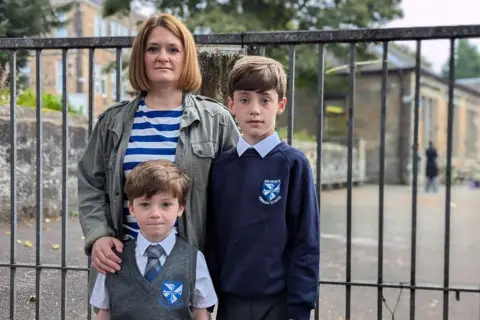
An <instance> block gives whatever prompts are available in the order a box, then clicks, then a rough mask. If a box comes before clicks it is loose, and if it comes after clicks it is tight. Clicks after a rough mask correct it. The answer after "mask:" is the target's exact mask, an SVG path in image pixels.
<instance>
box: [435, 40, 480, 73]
mask: <svg viewBox="0 0 480 320" xmlns="http://www.w3.org/2000/svg"><path fill="white" fill-rule="evenodd" d="M449 60H450V59H449ZM449 60H448V61H446V62H445V64H444V66H443V69H442V75H443V76H444V77H445V78H448V76H449V70H450V61H449ZM474 77H480V51H479V49H478V47H477V46H476V45H475V44H473V43H471V42H470V41H469V40H468V39H460V40H458V42H457V45H456V48H455V79H461V78H474Z"/></svg>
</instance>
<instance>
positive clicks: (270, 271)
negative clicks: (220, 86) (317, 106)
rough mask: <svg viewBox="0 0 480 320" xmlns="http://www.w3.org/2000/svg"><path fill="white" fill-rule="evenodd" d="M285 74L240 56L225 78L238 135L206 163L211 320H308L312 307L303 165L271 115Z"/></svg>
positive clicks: (314, 264) (313, 200) (312, 254)
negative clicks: (213, 297)
mask: <svg viewBox="0 0 480 320" xmlns="http://www.w3.org/2000/svg"><path fill="white" fill-rule="evenodd" d="M286 83H287V79H286V75H285V72H284V70H283V67H282V65H281V64H280V63H279V62H277V61H275V60H273V59H270V58H266V57H258V56H246V57H243V58H241V59H240V60H239V61H238V62H237V63H236V64H235V66H234V67H233V70H232V71H231V73H230V76H229V80H228V95H229V96H228V107H229V108H230V110H231V112H232V114H233V115H234V116H235V117H236V119H237V121H238V125H239V126H240V129H241V132H242V133H243V136H242V137H240V138H239V141H238V144H237V147H236V148H234V149H231V150H229V151H226V152H224V153H222V154H221V155H219V156H218V157H217V158H216V159H215V160H214V161H213V163H212V169H211V178H210V182H209V202H208V212H209V213H208V220H207V221H208V224H207V225H208V228H209V233H208V240H207V249H206V252H205V254H206V256H207V263H208V266H209V270H210V273H211V275H212V279H213V282H214V286H215V290H216V292H217V295H218V312H217V318H216V319H217V320H289V319H295V320H309V319H310V313H311V310H313V309H315V306H316V304H317V301H318V276H319V264H320V244H319V207H318V202H317V201H318V200H317V196H316V189H315V184H314V182H313V174H312V170H311V167H310V163H309V161H308V159H307V157H306V156H305V154H304V153H302V152H301V151H299V150H298V149H295V148H293V147H291V146H289V145H288V144H286V143H285V142H282V141H281V140H280V138H279V137H278V134H277V133H276V132H275V122H276V117H277V115H280V114H281V113H282V112H283V111H284V109H285V105H286V102H287V99H286V97H285V91H286Z"/></svg>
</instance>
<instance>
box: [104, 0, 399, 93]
mask: <svg viewBox="0 0 480 320" xmlns="http://www.w3.org/2000/svg"><path fill="white" fill-rule="evenodd" d="M400 3H401V0H319V1H305V0H227V1H225V0H222V1H220V0H141V1H140V4H139V5H140V6H141V5H153V6H155V7H156V8H157V9H158V11H161V12H164V11H166V12H170V13H173V14H175V15H177V16H180V17H182V18H183V19H184V21H185V22H186V24H187V26H188V28H189V29H190V30H191V31H194V30H195V29H196V28H202V29H208V30H210V32H212V33H230V32H245V31H272V30H275V31H278V30H322V29H338V28H365V27H372V26H381V25H383V24H385V23H386V22H388V21H390V20H392V19H394V18H398V17H401V16H402V11H401V9H400V7H399V6H400ZM131 5H132V4H131V1H130V0H105V2H104V15H105V16H110V15H114V14H118V13H127V12H129V10H130V8H131ZM329 49H330V50H332V52H334V53H335V54H336V55H337V56H340V57H346V56H347V52H348V51H347V50H348V46H338V45H337V46H334V45H330V46H329ZM266 54H267V55H268V56H271V57H273V58H276V59H278V60H279V61H281V62H282V63H283V64H284V66H286V67H287V66H288V49H287V48H285V47H276V48H275V47H269V48H267V51H266ZM296 56H297V66H296V81H297V85H298V86H303V87H305V86H306V87H308V88H310V89H311V90H314V91H315V90H316V88H315V87H316V77H317V75H316V70H317V64H318V58H317V53H316V49H315V46H311V45H309V46H298V47H297V53H296ZM357 57H358V59H359V60H361V59H369V58H371V56H370V55H368V54H367V53H366V50H365V46H361V45H359V46H358V53H357ZM325 84H326V86H327V87H332V88H338V86H339V83H338V80H337V79H333V78H332V77H329V76H327V77H326V80H325Z"/></svg>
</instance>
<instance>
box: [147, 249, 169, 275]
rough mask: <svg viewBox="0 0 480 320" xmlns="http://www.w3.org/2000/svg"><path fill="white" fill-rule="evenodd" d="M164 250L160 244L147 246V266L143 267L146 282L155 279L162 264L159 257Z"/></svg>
mask: <svg viewBox="0 0 480 320" xmlns="http://www.w3.org/2000/svg"><path fill="white" fill-rule="evenodd" d="M164 252H165V251H164V250H163V248H162V246H161V245H159V244H156V245H149V246H148V248H147V257H148V262H147V266H146V267H145V279H147V281H148V282H152V280H153V279H155V277H156V276H157V274H158V273H159V272H160V270H161V269H162V266H161V265H160V257H161V256H162V254H163V253H164Z"/></svg>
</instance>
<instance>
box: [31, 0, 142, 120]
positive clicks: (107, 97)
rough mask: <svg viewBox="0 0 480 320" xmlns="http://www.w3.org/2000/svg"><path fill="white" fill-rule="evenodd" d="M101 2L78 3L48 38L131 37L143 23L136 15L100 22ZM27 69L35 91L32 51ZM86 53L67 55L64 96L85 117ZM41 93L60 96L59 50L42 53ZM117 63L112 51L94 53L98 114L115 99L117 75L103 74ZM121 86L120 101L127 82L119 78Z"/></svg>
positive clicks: (83, 0)
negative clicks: (139, 24)
mask: <svg viewBox="0 0 480 320" xmlns="http://www.w3.org/2000/svg"><path fill="white" fill-rule="evenodd" d="M67 2H69V0H51V3H52V4H53V6H56V5H62V4H65V3H67ZM102 3H103V0H78V1H77V4H76V5H75V6H74V7H73V8H72V10H71V11H70V12H68V13H67V14H65V15H63V16H61V17H60V19H63V20H64V21H68V23H67V25H66V27H63V28H58V29H56V30H53V32H52V34H50V35H47V36H48V37H56V38H74V37H116V36H134V35H135V34H136V29H137V22H139V21H142V20H144V19H145V16H144V15H142V14H141V13H139V12H133V11H132V14H131V15H130V16H127V17H124V16H113V17H109V18H103V16H102ZM30 53H31V59H30V63H29V66H28V67H27V68H26V69H25V70H24V73H25V74H26V75H27V76H28V84H29V86H30V87H31V88H32V89H35V82H36V81H35V72H36V71H35V70H36V66H35V52H34V51H31V52H30ZM123 54H125V55H127V54H128V49H122V55H123ZM88 55H89V50H88V49H74V50H69V51H68V53H67V93H68V101H69V103H71V104H73V105H74V106H76V107H77V108H82V109H83V111H84V113H86V112H87V109H88V76H89V64H88V59H89V58H88ZM42 60H43V72H42V79H43V82H42V86H43V88H42V89H43V92H48V93H52V94H56V95H59V96H61V94H62V53H61V50H43V51H42ZM115 60H116V51H115V49H97V50H95V56H94V68H93V71H94V81H95V84H94V106H95V113H96V114H98V113H99V112H101V111H102V110H103V109H105V108H106V107H107V106H108V105H110V104H112V103H113V102H114V101H115V97H116V71H115V68H113V69H112V71H111V72H104V70H105V68H106V67H107V66H109V65H110V64H112V63H114V62H115ZM122 77H123V81H122V84H121V86H120V88H121V90H122V92H121V97H122V98H123V97H125V95H127V91H128V81H127V80H128V79H126V78H125V76H124V75H122Z"/></svg>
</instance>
